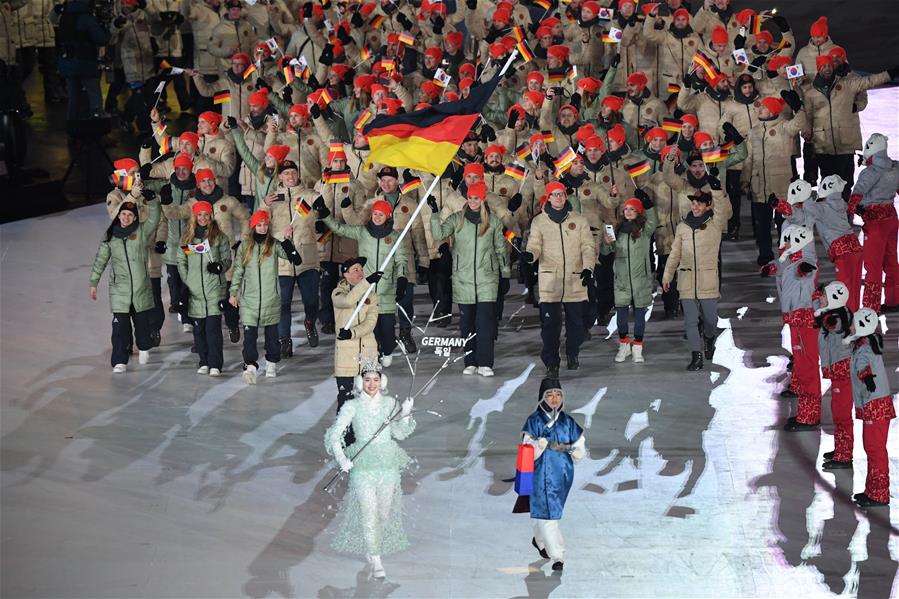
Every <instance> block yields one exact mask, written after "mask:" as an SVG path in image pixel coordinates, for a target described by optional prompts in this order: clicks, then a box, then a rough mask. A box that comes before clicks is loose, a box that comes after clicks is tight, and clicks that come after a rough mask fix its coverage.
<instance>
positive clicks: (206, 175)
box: [194, 168, 215, 183]
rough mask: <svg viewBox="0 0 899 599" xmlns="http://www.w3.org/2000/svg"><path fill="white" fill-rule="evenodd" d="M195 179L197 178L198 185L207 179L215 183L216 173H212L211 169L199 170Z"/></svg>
mask: <svg viewBox="0 0 899 599" xmlns="http://www.w3.org/2000/svg"><path fill="white" fill-rule="evenodd" d="M194 177H195V178H196V180H197V183H200V182H201V181H206V180H207V179H212V180H213V181H215V173H213V172H212V169H211V168H201V169H199V170H197V172H196V173H195V174H194Z"/></svg>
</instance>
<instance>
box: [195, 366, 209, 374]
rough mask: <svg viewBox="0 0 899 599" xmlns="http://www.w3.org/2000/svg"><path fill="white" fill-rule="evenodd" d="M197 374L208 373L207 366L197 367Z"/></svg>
mask: <svg viewBox="0 0 899 599" xmlns="http://www.w3.org/2000/svg"><path fill="white" fill-rule="evenodd" d="M197 374H209V366H200V367H199V368H197Z"/></svg>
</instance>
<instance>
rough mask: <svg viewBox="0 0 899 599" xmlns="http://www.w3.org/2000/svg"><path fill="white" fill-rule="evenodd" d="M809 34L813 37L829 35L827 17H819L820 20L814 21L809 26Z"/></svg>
mask: <svg viewBox="0 0 899 599" xmlns="http://www.w3.org/2000/svg"><path fill="white" fill-rule="evenodd" d="M809 35H811V36H812V37H827V17H818V20H817V21H815V22H814V23H812V26H811V27H810V28H809Z"/></svg>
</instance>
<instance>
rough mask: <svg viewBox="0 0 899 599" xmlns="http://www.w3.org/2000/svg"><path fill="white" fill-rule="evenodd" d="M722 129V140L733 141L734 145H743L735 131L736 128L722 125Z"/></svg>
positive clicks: (727, 124)
mask: <svg viewBox="0 0 899 599" xmlns="http://www.w3.org/2000/svg"><path fill="white" fill-rule="evenodd" d="M721 128H722V129H724V139H725V140H730V141H733V142H734V144H735V145H740V144H741V143H743V136H742V135H740V132H739V131H737V128H736V127H734V126H733V125H732V124H730V123H724V124H723V125H722V126H721Z"/></svg>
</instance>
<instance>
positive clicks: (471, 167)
mask: <svg viewBox="0 0 899 599" xmlns="http://www.w3.org/2000/svg"><path fill="white" fill-rule="evenodd" d="M468 175H477V176H478V177H480V178H481V179H483V178H484V165H483V164H481V163H480V162H469V163H468V164H466V165H465V168H463V169H462V176H464V177H467V176H468Z"/></svg>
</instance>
